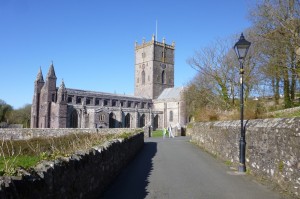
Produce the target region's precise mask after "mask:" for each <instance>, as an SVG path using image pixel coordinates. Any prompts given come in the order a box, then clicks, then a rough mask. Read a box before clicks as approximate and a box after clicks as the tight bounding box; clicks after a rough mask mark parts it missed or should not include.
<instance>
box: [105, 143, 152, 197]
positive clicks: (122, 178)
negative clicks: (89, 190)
mask: <svg viewBox="0 0 300 199" xmlns="http://www.w3.org/2000/svg"><path fill="white" fill-rule="evenodd" d="M156 152H157V143H155V142H145V144H144V146H143V149H142V150H141V151H140V152H139V153H138V154H137V156H136V157H135V158H134V160H133V161H132V162H131V163H129V165H128V166H127V167H126V168H125V169H124V170H123V171H122V172H121V173H120V175H119V176H118V177H117V179H116V180H115V181H114V183H113V184H112V185H111V186H110V187H109V188H108V190H107V191H106V192H104V194H103V195H102V197H101V198H102V199H108V198H109V199H118V198H130V199H141V198H145V197H146V196H147V194H148V192H147V191H146V187H147V186H148V184H149V180H148V177H149V175H150V173H151V171H152V170H153V161H152V159H153V157H154V156H155V154H156Z"/></svg>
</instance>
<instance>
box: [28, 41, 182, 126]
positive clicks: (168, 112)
mask: <svg viewBox="0 0 300 199" xmlns="http://www.w3.org/2000/svg"><path fill="white" fill-rule="evenodd" d="M174 51H175V43H174V42H173V43H172V45H168V44H166V43H165V40H163V41H162V42H158V41H156V40H155V37H154V36H152V40H151V41H149V42H145V40H143V42H142V43H141V44H138V43H137V42H136V43H135V90H134V96H131V95H118V94H112V93H104V92H94V91H87V90H78V89H71V88H67V87H66V86H65V83H64V81H62V82H61V84H60V86H59V87H57V85H56V81H57V78H56V75H55V70H54V66H53V63H52V64H51V65H50V68H49V71H48V74H47V76H46V79H45V80H44V78H43V74H42V71H41V69H40V70H39V72H38V75H37V78H36V80H35V82H34V95H33V102H32V108H31V127H32V128H136V127H144V126H152V127H153V129H157V128H163V127H167V126H169V125H171V126H172V127H175V126H178V125H180V126H182V125H185V124H186V116H185V108H184V102H183V99H182V91H183V88H174V53H175V52H174Z"/></svg>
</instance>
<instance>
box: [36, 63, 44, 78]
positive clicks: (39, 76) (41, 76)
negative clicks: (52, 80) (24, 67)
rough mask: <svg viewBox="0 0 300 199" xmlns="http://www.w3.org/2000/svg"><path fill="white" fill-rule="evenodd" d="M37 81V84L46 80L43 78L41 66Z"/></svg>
mask: <svg viewBox="0 0 300 199" xmlns="http://www.w3.org/2000/svg"><path fill="white" fill-rule="evenodd" d="M36 81H37V82H44V78H43V73H42V68H41V66H40V69H39V72H38V74H37V76H36Z"/></svg>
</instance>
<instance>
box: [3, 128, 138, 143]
mask: <svg viewBox="0 0 300 199" xmlns="http://www.w3.org/2000/svg"><path fill="white" fill-rule="evenodd" d="M137 130H139V131H143V129H134V128H100V129H96V128H95V129H78V128H76V129H71V128H60V129H50V128H45V129H40V128H33V129H19V128H15V129H10V128H9V129H0V139H1V140H2V139H12V140H26V139H31V138H36V137H58V136H64V135H69V134H74V133H101V134H108V133H114V134H115V133H116V134H117V133H123V132H135V131H137Z"/></svg>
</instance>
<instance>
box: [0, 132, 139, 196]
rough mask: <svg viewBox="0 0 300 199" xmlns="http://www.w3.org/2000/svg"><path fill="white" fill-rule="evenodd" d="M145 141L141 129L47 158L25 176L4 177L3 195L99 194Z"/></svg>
mask: <svg viewBox="0 0 300 199" xmlns="http://www.w3.org/2000/svg"><path fill="white" fill-rule="evenodd" d="M143 144H144V135H143V133H139V134H136V135H134V136H132V137H130V138H127V139H120V140H114V141H110V142H106V143H105V144H104V145H102V146H98V147H94V148H93V149H91V150H89V151H81V152H77V153H76V154H74V155H72V156H71V157H68V158H62V159H59V160H55V161H44V162H42V163H41V164H39V165H38V166H37V167H36V168H35V169H33V170H32V171H30V172H29V173H27V172H24V175H23V176H22V177H1V178H0V198H1V199H11V198H14V199H25V198H26V199H40V198H43V199H44V198H45V199H50V198H51V199H53V198H56V199H60V198H61V199H68V198H69V199H77V198H100V196H101V194H102V193H103V191H104V190H105V189H106V188H107V187H108V185H109V184H110V183H111V182H112V181H113V180H114V179H115V177H116V176H117V175H118V174H119V172H120V170H121V169H122V168H123V167H124V166H125V165H126V164H127V163H128V162H129V161H130V160H131V159H132V158H133V157H134V156H135V155H136V153H137V152H138V151H139V150H140V149H141V148H142V147H143Z"/></svg>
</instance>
